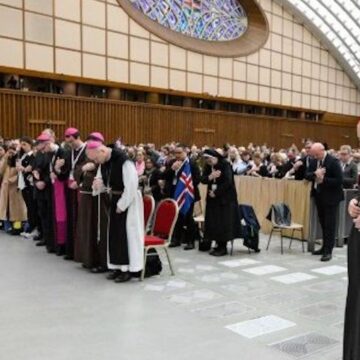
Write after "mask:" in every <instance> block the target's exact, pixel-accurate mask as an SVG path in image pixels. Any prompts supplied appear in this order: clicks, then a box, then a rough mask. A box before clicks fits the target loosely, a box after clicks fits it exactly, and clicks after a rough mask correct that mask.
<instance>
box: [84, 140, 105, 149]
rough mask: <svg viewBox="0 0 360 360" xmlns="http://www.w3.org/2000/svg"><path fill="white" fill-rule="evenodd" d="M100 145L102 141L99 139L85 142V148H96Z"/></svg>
mask: <svg viewBox="0 0 360 360" xmlns="http://www.w3.org/2000/svg"><path fill="white" fill-rule="evenodd" d="M102 145H103V143H102V142H101V141H96V140H90V141H88V142H87V143H86V149H87V150H96V149H98V148H99V147H100V146H102Z"/></svg>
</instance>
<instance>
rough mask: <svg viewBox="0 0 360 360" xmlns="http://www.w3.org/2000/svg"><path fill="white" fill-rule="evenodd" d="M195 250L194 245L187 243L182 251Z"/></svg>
mask: <svg viewBox="0 0 360 360" xmlns="http://www.w3.org/2000/svg"><path fill="white" fill-rule="evenodd" d="M193 249H195V245H194V243H189V244H187V245H186V246H185V247H184V250H193Z"/></svg>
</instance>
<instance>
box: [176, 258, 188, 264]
mask: <svg viewBox="0 0 360 360" xmlns="http://www.w3.org/2000/svg"><path fill="white" fill-rule="evenodd" d="M174 262H175V263H176V264H188V263H189V262H190V260H188V259H183V258H175V259H174Z"/></svg>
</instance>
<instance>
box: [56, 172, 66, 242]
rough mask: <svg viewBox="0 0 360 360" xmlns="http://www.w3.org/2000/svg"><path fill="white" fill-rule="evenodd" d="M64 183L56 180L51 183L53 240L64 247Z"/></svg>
mask: <svg viewBox="0 0 360 360" xmlns="http://www.w3.org/2000/svg"><path fill="white" fill-rule="evenodd" d="M65 185H66V182H64V181H60V180H58V179H56V180H55V182H54V183H53V189H54V204H55V213H54V218H55V239H56V244H57V245H64V244H65V243H66V238H67V211H66V194H65Z"/></svg>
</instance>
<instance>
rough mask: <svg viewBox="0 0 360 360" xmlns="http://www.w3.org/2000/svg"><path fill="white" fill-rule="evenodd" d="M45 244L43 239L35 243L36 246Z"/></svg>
mask: <svg viewBox="0 0 360 360" xmlns="http://www.w3.org/2000/svg"><path fill="white" fill-rule="evenodd" d="M45 245H46V243H45V241H39V242H38V243H37V244H36V246H45Z"/></svg>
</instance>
